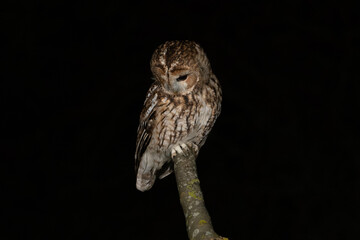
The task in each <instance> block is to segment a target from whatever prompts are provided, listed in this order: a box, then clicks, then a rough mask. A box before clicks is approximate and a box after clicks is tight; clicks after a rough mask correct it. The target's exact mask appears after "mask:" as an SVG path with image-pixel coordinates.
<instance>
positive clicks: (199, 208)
mask: <svg viewBox="0 0 360 240" xmlns="http://www.w3.org/2000/svg"><path fill="white" fill-rule="evenodd" d="M195 160H196V154H195V151H194V150H193V149H191V151H190V154H185V153H183V154H177V155H176V156H175V157H174V158H173V161H174V171H175V176H176V183H177V187H178V190H179V196H180V203H181V206H182V208H183V211H184V215H185V219H186V228H187V233H188V236H189V239H190V240H200V239H201V240H228V238H224V237H220V236H219V235H218V234H216V233H215V231H214V229H213V227H212V224H211V219H210V215H209V213H208V211H207V210H206V208H205V202H204V197H203V194H202V192H201V189H200V181H199V178H198V176H197V171H196V161H195Z"/></svg>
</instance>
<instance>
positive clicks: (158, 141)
mask: <svg viewBox="0 0 360 240" xmlns="http://www.w3.org/2000/svg"><path fill="white" fill-rule="evenodd" d="M150 66H151V71H152V73H153V75H154V83H153V84H152V86H151V87H150V89H149V91H148V93H147V96H146V100H145V103H144V108H143V110H142V112H141V115H140V124H139V127H138V136H137V144H136V153H135V169H136V171H137V179H136V187H137V189H139V190H140V191H146V190H149V189H150V188H151V187H152V186H153V184H154V182H155V179H156V177H159V178H160V179H161V178H163V177H166V176H167V175H169V174H170V173H171V172H172V171H173V164H172V157H173V156H174V155H176V154H177V153H180V152H182V151H183V150H188V149H189V147H193V148H194V149H195V150H196V152H198V151H199V149H200V148H201V146H203V144H204V142H205V140H206V138H207V136H208V134H209V132H210V130H211V128H212V127H213V125H214V123H215V120H216V118H217V117H218V115H219V114H220V108H221V99H222V97H221V88H220V85H219V82H218V80H217V78H216V76H215V75H214V74H213V73H212V70H211V67H210V62H209V60H208V58H207V57H206V55H205V52H204V50H203V49H202V48H201V47H200V46H199V45H198V44H197V43H195V42H192V41H168V42H165V43H164V44H162V45H160V46H159V47H158V48H157V49H156V50H155V52H154V53H153V55H152V58H151V62H150Z"/></svg>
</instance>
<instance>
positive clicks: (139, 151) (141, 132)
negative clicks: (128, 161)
mask: <svg viewBox="0 0 360 240" xmlns="http://www.w3.org/2000/svg"><path fill="white" fill-rule="evenodd" d="M156 88H157V85H155V84H154V85H153V86H151V88H150V89H149V92H148V94H147V97H146V99H145V102H144V108H143V110H142V112H141V115H140V123H139V127H138V130H137V139H136V151H135V171H137V169H138V167H139V164H140V161H141V156H142V155H143V153H144V152H145V150H146V148H147V147H148V145H149V143H150V140H151V137H152V130H153V128H154V121H153V118H154V115H155V112H156V107H155V106H156V103H157V101H156V100H157V94H156V93H155V94H154V90H155V89H156Z"/></svg>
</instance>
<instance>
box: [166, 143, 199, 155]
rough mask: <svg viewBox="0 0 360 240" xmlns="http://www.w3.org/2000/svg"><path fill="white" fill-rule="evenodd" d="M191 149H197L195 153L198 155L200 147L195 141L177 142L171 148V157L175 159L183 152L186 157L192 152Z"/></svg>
mask: <svg viewBox="0 0 360 240" xmlns="http://www.w3.org/2000/svg"><path fill="white" fill-rule="evenodd" d="M191 149H193V150H194V151H195V155H196V156H197V155H198V153H199V147H198V146H197V145H196V144H195V143H192V142H188V143H180V144H177V145H175V146H174V147H173V148H172V149H171V158H172V159H174V157H175V156H176V155H178V154H183V155H184V156H185V157H188V156H189V155H190V154H191Z"/></svg>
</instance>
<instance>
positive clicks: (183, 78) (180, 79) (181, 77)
mask: <svg viewBox="0 0 360 240" xmlns="http://www.w3.org/2000/svg"><path fill="white" fill-rule="evenodd" d="M187 76H188V74H185V75H181V76H180V77H178V78H177V79H176V81H178V82H181V81H184V80H186V79H187Z"/></svg>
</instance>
